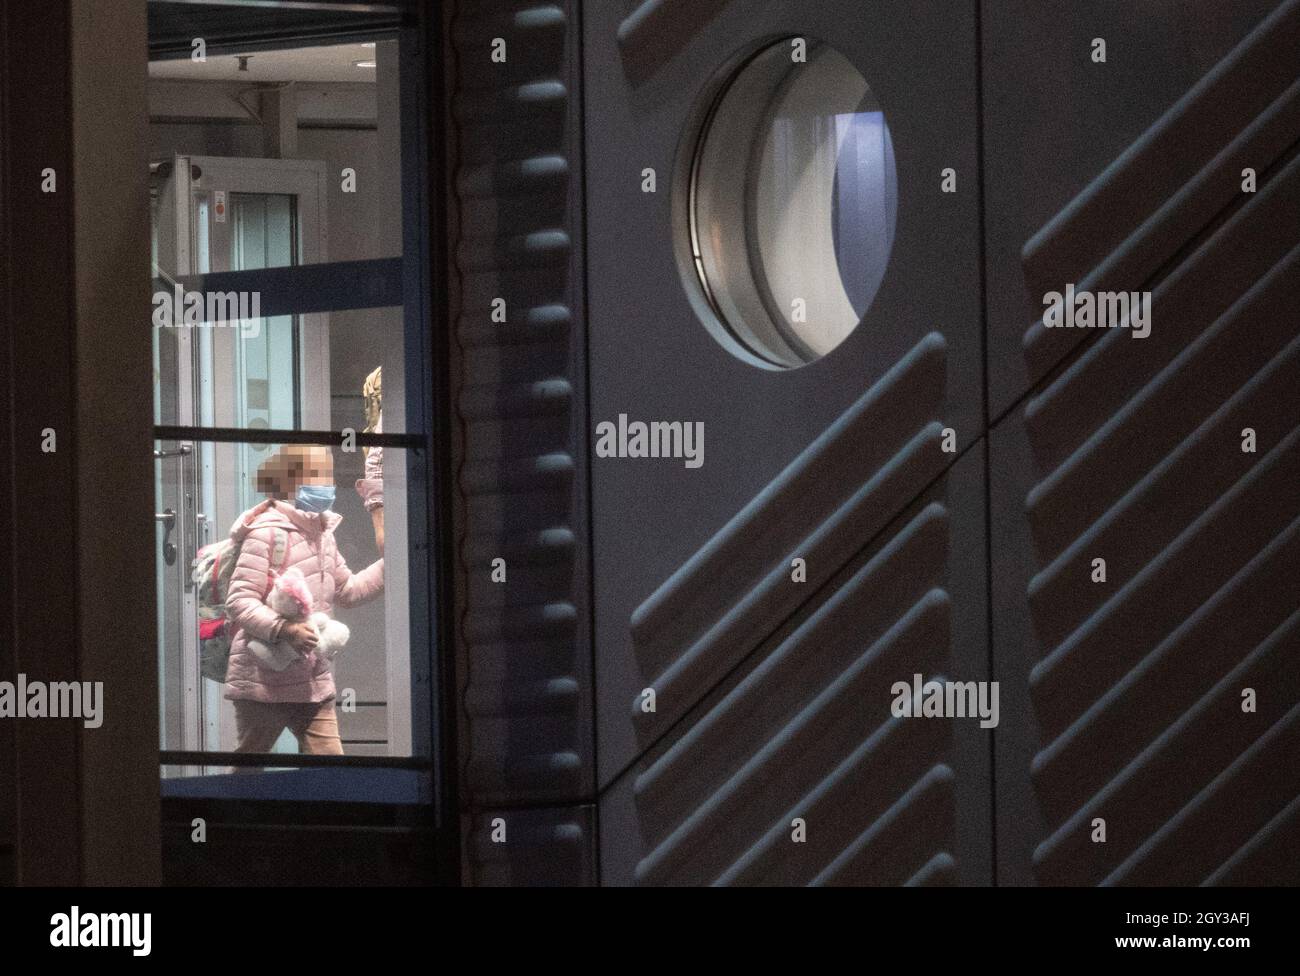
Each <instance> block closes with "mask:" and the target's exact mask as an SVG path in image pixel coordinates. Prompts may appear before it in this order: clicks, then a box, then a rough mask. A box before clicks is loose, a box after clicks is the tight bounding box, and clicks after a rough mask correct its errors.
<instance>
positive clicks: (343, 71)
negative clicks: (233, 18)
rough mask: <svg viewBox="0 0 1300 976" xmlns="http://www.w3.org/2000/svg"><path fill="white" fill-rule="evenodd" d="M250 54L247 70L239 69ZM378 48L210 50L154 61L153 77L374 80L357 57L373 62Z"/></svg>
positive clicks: (234, 79) (239, 79) (213, 79)
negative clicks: (200, 55)
mask: <svg viewBox="0 0 1300 976" xmlns="http://www.w3.org/2000/svg"><path fill="white" fill-rule="evenodd" d="M241 57H243V58H247V59H248V61H247V66H248V70H247V71H240V70H239V60H240V58H241ZM374 59H375V48H374V46H373V45H371V46H369V47H367V46H366V45H365V44H364V43H357V44H330V45H327V46H323V47H295V48H288V49H281V50H278V51H253V52H249V53H246V54H242V55H235V54H213V53H211V51H209V53H208V59H207V61H192V60H190V59H189V58H185V59H175V60H164V61H153V62H150V64H149V77H150V78H169V79H176V78H179V79H184V80H187V81H250V82H282V81H301V82H374V80H375V69H374V68H359V67H357V65H356V62H358V61H365V62H373V61H374Z"/></svg>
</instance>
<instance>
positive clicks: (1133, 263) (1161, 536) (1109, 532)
mask: <svg viewBox="0 0 1300 976" xmlns="http://www.w3.org/2000/svg"><path fill="white" fill-rule="evenodd" d="M1298 65H1300V3H1298V2H1294V0H1289V2H1287V3H1284V4H1282V5H1280V6H1279V7H1278V9H1277V11H1276V12H1275V13H1274V14H1273V15H1272V16H1270V17H1269V18H1268V19H1267V20H1265V21H1264V22H1263V23H1262V24H1261V25H1260V26H1259V27H1258V28H1257V29H1256V30H1255V31H1254V32H1253V33H1252V34H1251V35H1250V36H1249V37H1247V38H1246V40H1245V41H1243V42H1242V44H1241V45H1239V46H1238V48H1237V49H1236V50H1234V51H1233V52H1232V53H1231V54H1230V55H1229V56H1228V57H1227V58H1226V59H1225V60H1224V61H1223V62H1222V63H1221V64H1220V65H1219V66H1218V67H1216V68H1215V69H1214V70H1213V71H1211V72H1210V73H1209V74H1208V75H1207V76H1206V78H1205V79H1204V80H1203V81H1202V82H1201V83H1199V84H1198V85H1197V86H1196V87H1195V88H1194V89H1193V90H1192V91H1191V92H1189V93H1188V95H1187V96H1186V97H1185V98H1183V99H1182V100H1180V101H1179V102H1178V103H1177V104H1176V105H1175V106H1174V107H1173V108H1171V109H1170V111H1169V112H1168V113H1167V114H1166V115H1165V116H1164V117H1163V118H1161V119H1160V120H1159V121H1158V122H1157V123H1156V124H1155V125H1154V126H1152V128H1151V129H1150V130H1149V131H1148V132H1147V133H1146V134H1144V135H1143V136H1142V137H1141V138H1140V139H1139V140H1138V141H1137V142H1136V143H1135V144H1134V146H1133V147H1131V148H1130V149H1129V150H1128V151H1127V152H1125V153H1124V154H1123V155H1122V156H1121V157H1120V158H1119V159H1118V160H1116V162H1115V163H1114V164H1113V165H1112V166H1111V167H1110V168H1108V169H1107V170H1106V171H1105V172H1104V173H1102V174H1101V175H1100V176H1099V177H1098V178H1097V180H1096V181H1095V182H1094V183H1093V184H1092V185H1091V186H1089V187H1088V188H1087V190H1085V191H1084V192H1083V193H1082V194H1081V195H1080V196H1079V197H1078V199H1076V200H1075V201H1074V202H1073V203H1071V204H1070V205H1069V206H1068V207H1066V208H1065V210H1063V211H1062V213H1061V214H1060V215H1059V216H1058V217H1057V218H1056V219H1054V220H1053V221H1051V222H1050V223H1049V224H1048V225H1047V227H1045V228H1044V229H1043V231H1042V232H1040V233H1039V234H1038V235H1036V237H1035V238H1034V239H1033V240H1032V241H1031V242H1030V243H1029V244H1028V245H1027V246H1026V248H1025V252H1024V257H1025V265H1026V277H1027V279H1028V280H1029V281H1030V283H1031V289H1039V290H1040V293H1041V292H1045V291H1048V290H1061V289H1062V288H1063V286H1064V284H1065V283H1066V282H1075V283H1078V287H1079V288H1089V289H1107V290H1109V289H1122V290H1141V289H1150V290H1152V291H1153V302H1152V307H1153V311H1152V319H1153V324H1152V331H1151V335H1150V336H1149V337H1148V338H1146V339H1141V340H1138V339H1134V338H1132V336H1131V335H1130V334H1129V332H1128V331H1127V330H1120V329H1115V330H1109V331H1106V332H1105V333H1103V334H1101V335H1100V336H1098V335H1097V334H1096V332H1095V331H1093V332H1081V331H1075V330H1064V329H1051V330H1048V329H1044V328H1042V326H1041V323H1036V324H1035V325H1034V326H1033V327H1032V328H1031V329H1030V330H1029V332H1028V333H1027V335H1026V337H1025V351H1026V357H1027V358H1028V359H1029V360H1030V361H1036V360H1038V359H1040V358H1042V357H1045V358H1044V359H1043V362H1048V361H1055V360H1056V359H1058V358H1060V357H1061V356H1063V355H1066V354H1067V353H1069V352H1070V350H1071V347H1072V346H1074V345H1075V344H1079V343H1082V345H1081V347H1080V349H1079V350H1078V351H1076V354H1075V355H1074V357H1073V358H1072V359H1071V360H1070V361H1068V364H1067V365H1066V366H1065V367H1064V368H1063V369H1062V370H1060V371H1059V372H1058V374H1057V375H1056V376H1055V377H1054V378H1053V379H1052V380H1051V382H1050V383H1048V384H1047V385H1046V386H1045V387H1044V388H1043V389H1041V390H1040V391H1038V392H1037V393H1036V395H1034V396H1033V397H1032V398H1031V399H1030V400H1029V401H1028V403H1027V405H1026V408H1025V410H1024V412H1023V417H1020V418H1015V419H1014V420H1013V421H1012V423H1011V424H1009V425H1008V428H1009V429H1008V431H1007V432H1006V433H1005V438H1007V439H1008V440H1007V443H1008V446H1007V447H1006V448H1005V450H1006V451H1007V452H1010V453H1008V454H1006V455H1005V456H1007V457H1008V458H1011V457H1014V452H1015V450H1016V448H1015V447H1014V441H1015V440H1016V439H1018V438H1021V437H1023V438H1024V441H1023V443H1024V445H1025V449H1026V450H1028V451H1030V452H1032V462H1031V463H1030V464H1028V465H1026V467H1027V468H1028V469H1029V470H1032V471H1034V472H1035V474H1034V475H1033V476H1032V478H1033V483H1032V484H1030V485H1025V484H1024V483H1023V482H1020V484H1021V487H1022V488H1024V487H1027V488H1028V490H1027V492H1026V494H1025V495H1023V496H1022V498H1023V508H1022V512H1023V515H1024V517H1026V518H1027V519H1028V526H1027V529H1028V531H1027V533H1026V534H1025V536H1024V538H1023V541H1022V545H1024V546H1026V547H1027V548H1028V547H1032V548H1031V552H1032V555H1031V554H1030V552H1025V553H1023V554H1022V557H1021V558H1022V559H1025V561H1027V562H1030V563H1031V564H1032V565H1033V567H1034V571H1033V572H1032V575H1030V576H1029V578H1028V580H1027V585H1026V587H1025V591H1024V594H1025V595H1024V599H1025V612H1027V615H1028V619H1029V621H1031V622H1032V627H1033V632H1034V635H1035V637H1036V644H1037V647H1038V652H1039V653H1038V659H1037V661H1036V662H1035V663H1033V664H1032V669H1031V670H1030V673H1029V676H1028V691H1029V695H1030V697H1031V699H1032V702H1033V706H1034V711H1035V714H1036V716H1037V725H1038V735H1039V740H1038V745H1037V747H1036V753H1035V754H1034V756H1033V758H1032V762H1031V766H1030V777H1031V779H1032V783H1033V786H1034V789H1035V791H1036V795H1037V797H1038V803H1039V813H1040V814H1041V826H1042V836H1041V838H1040V839H1039V841H1038V842H1037V847H1036V848H1035V850H1034V851H1033V855H1032V861H1033V868H1034V872H1035V874H1036V876H1037V878H1038V879H1039V880H1040V881H1041V882H1045V883H1051V884H1078V883H1089V884H1121V883H1122V884H1197V883H1202V882H1206V881H1211V882H1222V881H1228V880H1237V881H1241V880H1247V879H1248V878H1249V876H1250V875H1249V869H1248V867H1247V865H1249V864H1251V863H1258V862H1259V858H1260V852H1261V851H1266V850H1277V849H1286V848H1287V847H1288V845H1292V846H1293V845H1294V843H1295V840H1294V836H1295V830H1296V826H1297V823H1296V817H1295V812H1294V805H1295V801H1296V797H1297V794H1298V793H1300V750H1297V737H1298V736H1300V705H1297V702H1300V657H1298V656H1297V654H1296V651H1297V650H1300V591H1298V590H1297V585H1296V580H1297V579H1300V574H1298V572H1297V570H1300V492H1297V488H1296V486H1297V484H1300V399H1297V390H1300V320H1297V319H1296V316H1295V312H1294V300H1295V295H1296V294H1298V293H1300V158H1297V156H1296V150H1297V144H1298V143H1300V72H1298V71H1297V66H1298ZM1244 165H1250V166H1252V167H1254V168H1256V169H1257V171H1258V173H1259V179H1260V187H1259V190H1258V192H1257V193H1255V194H1244V193H1242V192H1241V179H1242V177H1241V169H1242V167H1243V166H1244ZM1041 364H1042V363H1040V364H1039V365H1041ZM1247 427H1249V428H1252V429H1253V430H1254V431H1255V433H1256V437H1257V446H1256V449H1255V451H1254V452H1249V453H1248V452H1244V451H1243V450H1242V437H1243V429H1244V428H1247ZM1002 437H1003V432H1002V431H999V432H998V436H995V441H997V440H999V439H1002ZM998 455H999V452H998V451H996V450H995V457H997V456H998ZM1024 460H1025V461H1029V460H1030V458H1029V457H1026V458H1024ZM995 467H996V466H995ZM1014 467H1015V465H1014V464H1013V463H1008V464H1007V465H1006V470H1011V469H1013V468H1014ZM1008 478H1009V480H1010V482H1011V484H1016V483H1017V479H1016V476H1015V475H1008ZM1013 490H1014V489H1013ZM1001 514H1002V515H1003V517H1007V516H1008V515H1009V513H1008V512H1007V511H1006V510H1005V509H1003V511H1002V513H1001ZM995 534H996V533H995ZM1026 557H1027V559H1026ZM1097 558H1102V559H1105V561H1106V579H1105V581H1104V582H1095V581H1094V579H1093V560H1094V559H1097ZM1246 688H1250V689H1254V692H1255V694H1256V695H1257V707H1256V709H1255V710H1254V711H1244V710H1243V707H1242V694H1243V689H1246ZM1097 818H1100V819H1103V820H1105V821H1106V824H1107V839H1106V842H1105V843H1097V842H1095V841H1094V839H1093V836H1092V835H1093V830H1094V822H1095V820H1096V819H1097ZM1292 875H1293V880H1294V871H1293V872H1292Z"/></svg>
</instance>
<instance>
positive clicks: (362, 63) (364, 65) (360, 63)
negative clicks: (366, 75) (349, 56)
mask: <svg viewBox="0 0 1300 976" xmlns="http://www.w3.org/2000/svg"><path fill="white" fill-rule="evenodd" d="M352 63H353V64H354V65H356V66H357V67H358V68H373V67H374V66H375V62H374V60H373V59H371V60H370V61H353V62H352Z"/></svg>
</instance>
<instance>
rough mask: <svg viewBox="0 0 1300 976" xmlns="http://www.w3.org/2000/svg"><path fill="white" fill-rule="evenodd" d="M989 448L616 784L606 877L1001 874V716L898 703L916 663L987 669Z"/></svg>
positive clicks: (940, 484)
mask: <svg viewBox="0 0 1300 976" xmlns="http://www.w3.org/2000/svg"><path fill="white" fill-rule="evenodd" d="M983 464H984V457H983V445H982V444H980V445H976V447H975V448H974V449H972V450H971V451H969V452H967V454H965V455H964V456H963V457H962V458H961V460H959V461H958V462H957V463H956V464H955V465H954V466H953V467H952V468H950V469H949V471H948V473H946V474H945V475H944V476H943V477H941V478H940V479H938V480H937V481H936V482H935V483H934V484H932V485H930V486H929V487H928V488H927V489H926V490H925V491H924V492H922V494H921V496H920V497H919V498H918V499H916V500H915V501H914V502H912V503H911V504H910V505H908V506H906V509H905V510H904V511H903V512H902V513H901V514H900V515H899V516H898V517H896V518H894V519H892V520H891V521H890V523H889V524H888V525H887V526H885V527H884V528H883V530H882V531H880V532H879V533H878V534H876V535H875V537H874V539H873V540H872V542H871V544H870V545H869V546H867V547H866V548H865V549H863V551H861V552H860V553H856V554H855V555H854V556H853V557H852V558H851V559H849V560H847V561H846V562H845V564H844V565H843V567H842V568H841V569H840V570H839V571H837V572H836V573H834V574H833V576H832V578H830V579H828V580H827V581H826V583H825V585H822V586H819V587H817V589H816V590H815V591H814V592H811V593H809V594H808V595H807V597H806V601H805V602H804V603H803V605H802V606H801V607H800V608H799V609H798V611H797V612H796V613H795V614H794V615H793V616H792V617H791V618H790V619H789V620H787V621H783V622H782V623H781V624H780V625H779V626H777V627H774V628H772V631H771V636H770V637H767V638H766V639H764V640H763V642H762V644H761V646H760V647H759V648H758V649H757V651H755V652H754V653H753V654H751V655H749V656H748V657H747V658H746V659H745V661H744V662H743V663H742V664H741V665H740V667H739V668H737V670H735V671H734V672H733V673H731V674H730V675H729V676H728V677H727V679H726V680H725V681H723V682H722V683H721V684H720V685H718V686H717V687H716V688H715V689H714V690H713V691H712V692H711V693H710V694H709V695H708V696H707V697H706V698H705V699H704V700H703V701H702V702H700V703H699V704H698V706H696V707H695V708H693V709H692V710H691V711H690V713H689V714H687V715H686V716H684V717H683V718H682V719H681V721H679V722H678V723H677V726H676V727H675V728H674V729H673V730H672V732H671V734H670V735H668V736H666V737H665V738H664V739H663V740H662V741H661V742H660V743H659V744H658V745H656V746H655V747H654V748H652V749H651V750H650V752H649V753H648V754H647V755H646V756H645V757H644V758H643V759H642V760H640V761H639V762H638V763H637V764H636V765H635V766H634V767H633V768H632V770H631V771H629V773H627V774H626V775H624V776H623V777H622V778H621V779H620V781H619V782H617V783H616V784H615V785H614V786H613V787H612V788H611V789H610V790H609V791H608V793H607V794H606V795H605V797H604V799H603V802H602V806H601V838H602V861H601V863H602V880H603V881H604V882H605V883H613V884H629V883H637V884H814V885H823V884H925V885H931V884H956V883H966V884H988V883H989V882H990V881H991V877H992V872H991V868H992V858H991V852H990V845H989V839H990V834H989V831H990V828H991V810H992V807H991V804H990V803H989V781H990V776H991V771H990V765H989V761H990V755H991V749H990V736H991V733H990V732H989V731H988V730H984V729H981V728H980V727H979V726H978V723H975V722H973V721H970V720H960V719H958V720H948V719H915V720H913V719H906V718H899V717H895V716H893V715H892V714H891V710H890V702H891V687H892V685H893V684H894V682H895V681H898V680H900V679H901V680H906V681H909V682H910V681H911V678H912V675H913V674H922V675H924V676H925V678H926V679H929V678H937V679H940V680H942V679H943V678H945V677H946V678H951V679H955V680H982V679H985V678H986V677H987V673H986V668H987V660H986V645H985V642H984V640H983V636H984V634H985V630H986V627H985V609H986V607H985V561H984V560H985V556H984V512H983V504H984V501H983V494H984V493H983V478H984V474H983V470H984V469H983ZM838 532H839V533H840V534H841V535H842V536H843V537H845V538H857V537H858V536H857V533H855V532H854V531H852V530H851V528H849V527H847V526H846V527H841V528H840V529H839V530H838ZM785 579H786V582H785V584H784V585H785V587H786V588H787V589H790V590H794V589H797V588H798V586H797V585H796V584H792V583H790V582H789V580H788V576H786V577H785ZM810 582H811V579H810ZM776 602H779V600H776V601H774V600H771V599H769V601H768V603H769V605H770V604H771V603H776ZM795 818H800V819H802V820H803V822H804V824H805V826H806V830H807V839H806V841H805V842H803V843H795V842H793V841H792V824H793V823H794V821H795Z"/></svg>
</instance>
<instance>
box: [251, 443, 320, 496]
mask: <svg viewBox="0 0 1300 976" xmlns="http://www.w3.org/2000/svg"><path fill="white" fill-rule="evenodd" d="M264 476H265V478H266V479H268V481H269V483H270V484H271V485H273V486H276V487H277V488H278V490H277V491H274V492H269V493H274V494H276V495H278V496H279V497H281V498H293V496H294V495H295V494H296V493H297V491H298V488H299V487H301V486H302V485H332V484H334V456H333V455H332V454H331V453H330V450H329V448H327V447H320V446H317V445H308V446H303V447H300V446H298V445H290V446H288V447H285V448H284V449H283V450H281V451H280V453H279V454H277V455H276V456H275V457H273V458H272V459H271V460H270V461H268V462H267V464H266V466H265V468H264Z"/></svg>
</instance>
